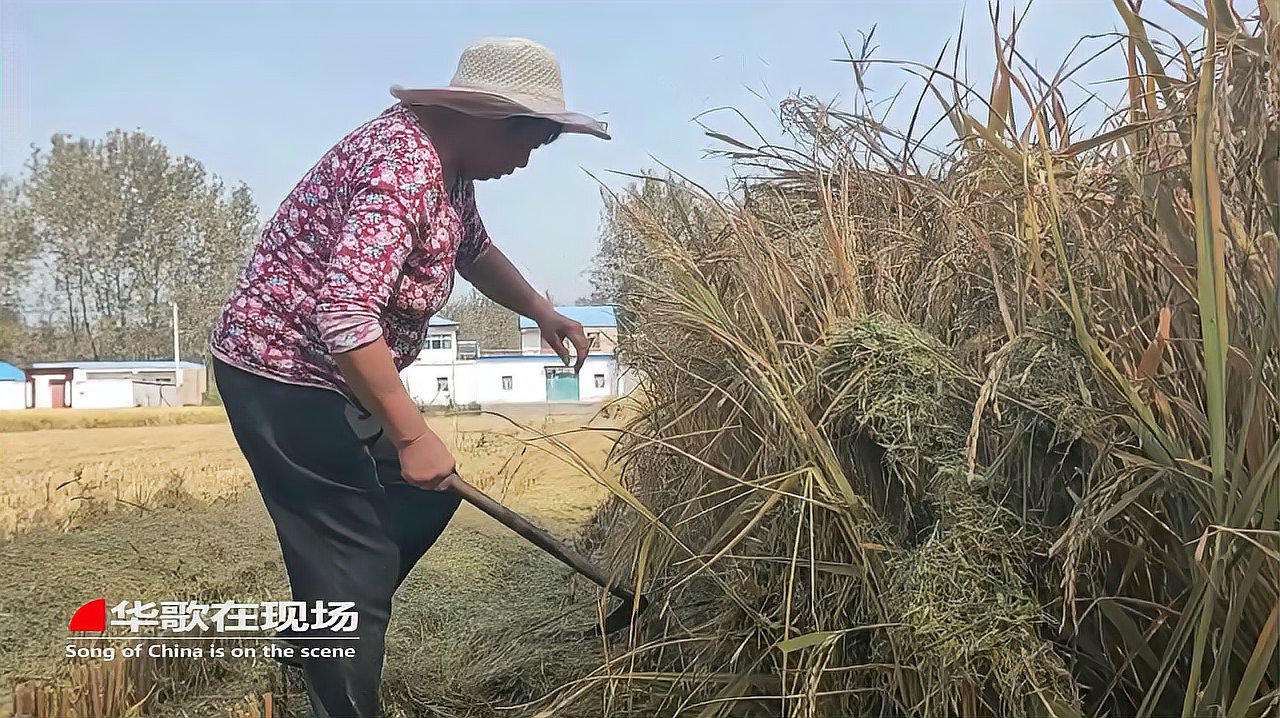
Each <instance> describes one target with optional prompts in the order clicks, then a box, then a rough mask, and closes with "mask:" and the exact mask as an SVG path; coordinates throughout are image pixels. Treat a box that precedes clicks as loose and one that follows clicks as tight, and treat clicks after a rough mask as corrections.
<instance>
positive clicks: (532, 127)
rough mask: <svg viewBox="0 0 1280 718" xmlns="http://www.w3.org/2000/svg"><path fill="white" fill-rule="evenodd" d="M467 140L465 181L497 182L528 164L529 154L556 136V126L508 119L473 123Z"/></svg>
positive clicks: (539, 121) (546, 122)
mask: <svg viewBox="0 0 1280 718" xmlns="http://www.w3.org/2000/svg"><path fill="white" fill-rule="evenodd" d="M474 123H475V124H474V126H473V129H474V131H473V132H469V133H468V134H469V135H470V138H471V141H470V142H469V143H468V144H469V147H468V152H467V153H466V159H465V160H464V162H463V170H464V174H465V175H466V178H467V179H470V180H475V181H483V180H489V179H497V178H499V177H504V176H506V175H509V174H511V173H512V172H515V171H516V170H518V169H520V168H521V167H524V166H525V165H527V164H529V155H530V154H531V153H532V152H533V151H534V150H536V149H538V148H539V147H541V146H542V145H545V144H547V143H548V142H551V141H552V140H554V139H555V138H556V137H557V136H558V135H559V134H560V126H559V125H558V124H556V123H555V122H552V121H550V120H543V119H539V118H533V117H511V118H507V119H503V120H474Z"/></svg>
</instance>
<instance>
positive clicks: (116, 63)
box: [0, 0, 1243, 301]
mask: <svg viewBox="0 0 1280 718" xmlns="http://www.w3.org/2000/svg"><path fill="white" fill-rule="evenodd" d="M1002 4H1004V3H1002ZM1191 4H1193V5H1198V4H1199V3H1194V2H1193V3H1191ZM1004 5H1005V11H1004V14H1005V17H1006V22H1007V17H1008V12H1009V10H1012V9H1013V7H1014V5H1013V4H1012V3H1008V4H1004ZM1025 5H1026V4H1025V3H1023V2H1019V3H1017V7H1018V9H1019V10H1021V9H1022V8H1024V7H1025ZM1146 5H1147V6H1148V9H1149V10H1150V13H1149V14H1150V16H1151V17H1153V18H1155V19H1157V21H1160V22H1167V23H1169V24H1170V25H1171V26H1174V27H1178V28H1186V27H1187V25H1186V23H1185V21H1182V20H1183V19H1182V18H1181V17H1180V16H1179V15H1177V14H1176V13H1174V12H1173V11H1171V10H1170V9H1169V8H1168V7H1166V6H1164V5H1163V4H1162V3H1159V2H1158V0H1147V2H1146ZM1241 7H1242V8H1243V6H1241ZM962 17H964V18H965V27H966V38H967V42H966V45H967V47H968V48H969V50H968V68H969V71H970V73H971V76H972V77H973V78H974V80H975V83H976V84H977V85H978V86H979V87H981V86H983V85H986V84H988V83H989V81H990V80H989V77H990V76H989V72H990V67H991V63H990V57H991V46H992V41H991V31H990V28H989V23H988V20H987V3H986V2H984V1H971V2H968V3H967V4H966V3H963V2H961V0H906V1H904V2H884V1H881V0H866V1H857V0H845V1H844V2H834V1H833V2H818V1H804V0H798V1H793V2H785V1H782V0H770V1H768V2H718V1H715V0H704V1H703V2H697V3H693V2H689V3H685V2H671V1H667V2H661V1H659V2H653V1H649V0H646V1H643V2H641V1H639V0H619V1H615V2H586V1H580V2H573V1H567V0H562V1H560V2H425V1H423V2H411V1H409V0H402V1H401V2H389V3H388V2H373V1H370V2H335V1H329V2H290V1H285V0H278V1H271V2H268V1H264V0H260V1H255V2H249V1H245V0H224V1H222V2H193V1H188V0H155V1H152V2H131V1H126V0H107V1H101V2H63V1H60V0H32V1H24V0H0V60H2V62H3V70H2V82H3V86H2V88H0V103H2V104H0V173H5V174H10V175H12V174H17V173H20V172H21V171H22V166H23V163H24V162H25V161H26V159H27V157H28V156H29V153H30V146H31V145H32V144H33V143H34V144H37V145H40V146H47V144H48V141H49V137H50V136H51V135H52V134H53V133H55V132H68V133H72V134H74V135H80V136H87V137H102V136H103V135H105V133H106V132H108V131H109V130H111V129H114V128H126V129H135V128H136V129H141V130H143V131H145V132H147V133H149V134H151V135H153V136H155V137H157V138H159V139H160V140H161V141H163V142H164V143H165V144H166V145H168V147H169V148H170V149H171V150H172V151H174V152H177V153H181V154H187V155H190V156H192V157H194V158H196V159H198V160H200V161H201V162H203V163H204V165H205V167H206V168H207V169H208V170H209V171H211V172H213V173H216V174H217V175H219V176H221V177H222V178H224V179H225V180H226V181H228V182H229V183H232V182H238V181H243V182H245V183H247V184H248V185H249V187H250V188H251V189H252V190H253V192H254V196H255V197H256V199H257V202H258V205H259V207H260V209H261V211H262V214H263V215H264V216H267V215H269V214H270V213H271V212H272V211H273V210H274V209H275V207H276V205H277V204H278V203H279V202H280V200H281V199H282V198H283V196H284V195H285V194H286V193H287V192H288V191H289V189H290V188H291V187H292V185H293V184H294V183H295V182H296V181H297V180H298V178H299V177H301V175H302V174H303V173H304V172H305V171H306V170H307V169H308V168H310V167H311V165H312V164H313V163H314V162H315V161H316V160H317V159H318V158H319V157H320V156H321V155H322V154H323V153H324V152H325V151H326V150H327V149H328V148H329V147H330V146H331V145H332V144H333V143H334V142H335V141H336V140H338V139H339V138H340V137H341V136H342V135H344V134H345V133H346V132H348V131H350V130H351V129H352V128H354V127H356V126H357V125H359V124H361V123H362V122H364V121H366V120H367V119H369V118H370V117H372V116H373V115H375V114H376V113H378V112H379V111H381V110H382V109H383V108H385V107H386V106H388V105H389V104H391V103H392V102H393V101H394V100H393V98H391V96H390V95H389V94H388V88H389V86H390V85H392V84H401V85H405V86H436V85H444V84H447V83H448V80H449V77H450V76H451V75H452V73H453V69H454V66H455V64H456V62H457V56H458V53H459V52H460V50H461V49H462V48H463V47H464V46H465V45H466V44H467V43H469V42H470V41H472V40H474V39H477V38H479V37H483V36H489V35H520V36H525V37H530V38H533V39H535V40H538V41H539V42H542V43H544V44H546V45H548V46H549V47H550V48H551V49H552V50H553V51H554V52H555V53H556V54H557V55H558V57H559V58H560V62H561V65H562V69H563V73H564V77H565V84H566V95H567V97H568V102H569V104H570V106H571V108H572V109H576V110H579V111H582V112H586V113H589V114H596V115H597V116H600V117H602V118H603V119H606V120H607V121H608V122H609V126H610V131H611V132H612V134H613V135H614V140H613V141H611V142H602V141H600V140H596V139H594V138H590V137H583V136H566V137H564V138H563V139H561V140H559V141H557V142H556V143H555V144H553V145H551V146H549V147H547V148H544V149H542V150H539V151H538V152H537V153H535V155H534V157H533V160H532V161H531V163H530V165H529V167H528V168H527V169H525V170H522V171H520V172H518V173H517V174H515V175H514V176H512V177H508V178H506V179H504V180H502V181H500V182H488V183H481V184H480V185H479V190H478V196H479V202H480V209H481V212H482V214H483V216H484V219H485V223H486V225H487V226H488V228H489V231H490V234H491V235H493V237H494V240H495V242H497V243H498V244H499V245H500V246H501V247H503V249H504V250H505V251H506V253H507V254H508V255H509V256H510V257H511V258H512V260H513V261H515V262H516V264H517V265H518V266H519V267H521V268H522V269H523V270H524V271H525V273H526V275H527V276H528V277H529V278H530V280H531V281H532V282H533V283H534V285H535V286H536V287H538V288H539V289H545V290H550V291H551V292H552V294H553V295H554V296H555V297H556V298H557V299H560V300H565V301H568V300H572V299H573V298H575V297H576V296H578V295H580V294H583V293H585V292H586V291H587V289H588V284H587V281H586V279H585V278H584V277H583V276H582V273H583V271H584V270H585V269H586V268H587V266H588V265H589V263H590V260H591V256H592V255H593V253H594V250H595V245H596V235H597V227H598V225H599V216H600V209H601V201H600V196H599V184H598V181H597V179H593V178H592V176H591V175H593V174H594V175H595V176H596V177H597V178H598V179H599V180H603V181H604V182H605V183H606V184H608V185H610V186H613V187H618V186H621V184H622V183H623V182H624V181H625V180H624V179H621V178H619V177H617V176H616V175H611V174H610V171H611V170H617V171H624V172H637V171H641V170H645V169H653V168H656V167H657V166H658V163H659V162H661V163H663V164H666V165H668V166H670V167H672V168H674V169H676V170H678V171H680V172H683V173H687V174H688V175H689V176H690V177H692V178H693V179H695V180H697V181H699V182H702V183H704V184H707V185H709V186H711V187H712V188H713V189H714V188H720V187H722V186H723V178H724V176H725V172H726V168H725V166H724V165H722V164H719V163H718V162H714V161H710V160H707V159H704V156H703V155H704V151H705V150H706V149H708V148H710V147H713V146H715V143H714V141H713V140H711V139H709V138H707V137H705V135H704V134H703V131H702V129H701V128H700V127H699V126H698V125H697V124H696V123H695V122H694V121H693V120H694V118H695V116H697V115H699V114H701V113H704V112H706V111H708V110H711V109H714V108H717V107H724V106H732V107H736V108H738V109H740V110H741V111H743V112H744V113H745V114H746V115H748V116H749V117H751V118H752V119H753V120H756V121H759V122H761V123H762V124H764V125H766V126H768V125H769V124H770V118H771V117H772V113H773V112H774V111H775V109H776V106H777V102H778V101H779V100H780V99H783V98H784V97H785V96H786V95H787V94H789V93H792V92H795V91H803V92H806V93H812V94H815V95H817V96H820V97H823V98H844V99H846V100H847V98H849V97H850V96H851V93H852V90H853V87H854V85H853V76H852V73H851V71H850V69H849V67H848V65H846V64H840V63H836V62H832V59H833V58H837V57H841V56H843V55H844V49H843V45H842V40H841V36H842V35H843V36H845V37H846V38H848V39H849V41H850V44H854V45H856V44H858V42H859V39H858V35H859V32H860V31H867V30H870V29H871V27H872V26H873V25H876V26H878V27H877V30H876V34H875V44H877V45H878V46H879V52H878V56H879V57H882V58H892V59H909V60H915V61H922V62H932V60H933V58H934V57H936V55H937V53H938V51H939V49H940V48H941V47H942V45H943V43H944V42H946V41H947V40H954V38H955V36H956V34H957V32H958V30H959V26H960V20H961V18H962ZM1120 27H1122V23H1121V21H1120V18H1119V16H1118V15H1117V13H1116V11H1115V9H1114V6H1113V5H1112V2H1111V0H1037V2H1035V3H1034V4H1033V5H1032V8H1031V13H1030V15H1029V19H1028V20H1027V21H1026V23H1025V24H1024V27H1023V29H1022V32H1021V35H1020V39H1019V46H1020V48H1021V49H1022V50H1023V52H1024V53H1025V54H1027V55H1028V56H1030V57H1032V58H1034V59H1035V60H1036V62H1037V64H1038V65H1039V66H1040V67H1041V69H1042V70H1044V71H1046V72H1052V71H1053V70H1055V69H1056V68H1057V67H1058V65H1059V64H1060V62H1061V61H1062V59H1063V58H1064V57H1065V56H1066V54H1067V53H1068V52H1069V51H1070V50H1071V48H1072V45H1073V44H1074V43H1075V42H1076V39H1077V38H1079V37H1081V36H1083V35H1088V34H1100V33H1108V32H1113V31H1115V30H1116V29H1117V28H1120ZM1183 36H1184V37H1186V35H1183ZM1103 42H1104V41H1102V40H1099V41H1094V42H1093V43H1092V44H1090V45H1088V46H1087V47H1089V48H1100V47H1101V46H1102V43H1103ZM1122 72H1123V61H1122V57H1121V55H1120V54H1119V53H1118V52H1114V51H1113V52H1112V53H1111V55H1110V58H1109V59H1108V60H1107V61H1106V62H1104V63H1103V64H1099V65H1097V66H1095V67H1093V68H1091V69H1090V71H1089V72H1088V73H1086V74H1085V75H1084V76H1083V77H1082V79H1084V80H1087V81H1089V82H1101V81H1104V80H1107V79H1109V78H1112V77H1115V76H1116V75H1119V74H1121V73H1122ZM906 79H907V78H906V77H905V76H904V75H903V74H902V73H901V72H898V71H895V70H893V69H891V68H887V67H885V68H879V69H876V70H875V71H874V73H873V74H872V75H871V81H872V84H873V85H874V86H875V87H876V89H877V90H878V91H879V95H880V96H888V95H890V94H892V93H893V92H894V91H896V90H897V89H898V87H899V86H900V85H901V83H902V82H904V81H905V80H906ZM917 86H918V85H911V87H917ZM1095 89H1098V90H1099V91H1101V92H1104V93H1106V94H1108V95H1110V96H1114V95H1115V94H1116V93H1117V92H1118V91H1119V88H1118V87H1115V86H1114V85H1111V86H1108V85H1106V84H1103V85H1098V86H1096V87H1095ZM702 121H703V122H705V123H708V124H710V125H711V126H712V127H713V128H716V129H723V130H728V131H730V133H737V132H739V131H740V130H741V129H742V125H741V124H740V123H739V122H738V121H735V120H734V118H733V117H731V116H730V115H729V114H727V113H723V112H721V113H715V114H712V115H710V116H707V117H704V118H703V120H702ZM459 284H460V286H464V287H465V285H464V284H462V283H459Z"/></svg>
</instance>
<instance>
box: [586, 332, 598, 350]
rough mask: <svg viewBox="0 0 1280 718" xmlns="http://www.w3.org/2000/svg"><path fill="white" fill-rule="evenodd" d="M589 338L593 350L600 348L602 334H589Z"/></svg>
mask: <svg viewBox="0 0 1280 718" xmlns="http://www.w3.org/2000/svg"><path fill="white" fill-rule="evenodd" d="M587 338H588V339H590V340H591V348H592V349H596V348H598V347H599V346H600V332H587Z"/></svg>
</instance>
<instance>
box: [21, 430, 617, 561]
mask: <svg viewBox="0 0 1280 718" xmlns="http://www.w3.org/2000/svg"><path fill="white" fill-rule="evenodd" d="M139 411H145V410H139ZM590 418H591V417H590V416H589V415H582V416H547V415H541V416H539V415H535V414H517V415H515V416H513V417H512V421H508V420H506V419H504V418H502V417H500V416H494V415H489V414H486V415H460V416H455V417H434V418H432V419H431V420H430V422H431V425H432V426H433V427H434V428H435V430H436V431H437V433H439V434H440V436H441V438H442V439H444V441H445V442H446V443H447V444H448V445H449V446H451V447H453V449H454V453H455V455H456V456H457V458H458V461H459V470H460V472H461V473H462V475H463V476H464V477H466V478H467V479H468V480H469V481H471V482H472V483H474V484H476V485H477V486H479V487H480V488H482V489H484V490H486V491H491V492H493V493H494V495H495V496H497V497H501V496H503V495H505V494H522V493H523V492H524V490H525V489H527V488H528V487H530V486H533V485H535V484H537V485H538V486H539V488H540V491H538V492H535V493H534V494H529V495H527V496H523V497H522V498H521V499H520V500H521V501H523V502H524V503H523V504H521V505H522V506H523V507H524V508H525V509H526V510H530V511H532V512H534V513H536V514H540V515H544V516H546V517H547V518H548V519H550V520H553V521H555V520H560V521H569V522H573V521H580V520H582V519H583V518H585V513H584V512H587V511H589V510H590V507H591V506H593V505H594V502H596V501H598V500H599V498H600V497H601V496H602V494H601V493H599V492H593V491H592V490H591V486H592V485H591V484H589V483H587V484H586V486H585V487H578V484H581V483H582V481H581V480H577V481H575V482H574V483H575V488H574V490H572V491H570V492H566V495H563V496H560V495H556V493H555V492H554V491H548V484H549V483H553V482H554V481H555V479H556V477H559V476H562V475H564V474H565V473H566V468H565V467H564V465H563V464H562V463H560V462H559V461H558V460H555V459H553V458H552V457H551V456H549V455H548V454H546V453H544V452H543V451H541V450H539V449H538V448H537V447H538V443H537V442H534V443H532V444H526V443H524V442H522V440H521V439H524V440H528V439H531V438H533V437H535V436H537V435H538V434H539V433H542V432H548V433H552V432H559V431H564V430H569V429H572V428H573V427H575V426H577V425H579V424H581V423H583V422H585V421H588V420H589V419H590ZM513 422H516V423H513ZM570 443H571V444H572V445H573V446H575V448H576V449H579V450H581V451H583V452H586V453H587V454H588V455H595V456H601V457H603V455H604V453H605V452H607V451H608V448H609V446H610V445H611V439H610V438H609V437H608V436H607V435H605V434H602V433H594V434H582V435H578V436H575V437H573V438H572V439H570ZM0 458H2V459H3V464H4V467H5V468H4V471H3V473H2V474H0V537H6V536H11V535H13V534H14V533H16V532H20V531H26V530H31V529H37V528H60V529H68V528H72V527H74V526H77V525H82V524H83V523H84V522H86V521H92V520H93V519H94V518H95V517H98V516H101V515H102V514H104V513H107V512H109V511H115V510H119V509H134V510H139V509H145V508H147V507H150V506H152V505H156V504H159V505H176V504H175V502H189V501H191V500H196V501H198V502H208V501H210V500H213V499H215V498H227V497H233V496H236V495H237V494H239V493H240V492H242V491H244V490H246V489H250V488H252V478H251V476H250V474H249V471H248V467H247V466H246V465H245V463H244V459H243V457H242V456H241V455H240V452H239V449H238V448H237V447H236V444H235V439H234V438H233V437H232V435H231V428H230V426H229V425H227V424H226V423H225V421H224V422H222V423H218V424H201V425H174V426H154V427H138V426H134V427H124V428H104V429H95V430H93V431H86V430H83V429H55V430H48V431H36V432H18V433H0Z"/></svg>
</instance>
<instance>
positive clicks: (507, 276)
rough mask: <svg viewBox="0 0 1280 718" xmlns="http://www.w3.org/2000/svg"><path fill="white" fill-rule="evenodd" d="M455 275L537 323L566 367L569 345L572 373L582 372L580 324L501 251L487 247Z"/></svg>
mask: <svg viewBox="0 0 1280 718" xmlns="http://www.w3.org/2000/svg"><path fill="white" fill-rule="evenodd" d="M458 272H459V274H462V276H463V278H464V279H466V280H467V281H468V282H471V283H472V284H473V285H475V287H476V289H479V290H480V292H481V293H482V294H484V295H485V296H486V297H488V298H490V299H492V300H493V301H495V302H497V303H498V304H501V305H502V306H504V307H506V308H507V309H510V310H511V311H513V312H516V313H518V314H521V315H523V316H526V317H528V318H530V319H532V320H533V321H535V322H537V323H538V328H539V329H540V330H541V331H542V338H543V339H545V340H546V342H547V344H549V345H550V346H551V348H552V349H553V350H554V351H555V353H556V354H557V355H559V357H560V359H561V360H562V361H563V362H564V363H565V364H566V365H568V363H569V350H568V348H567V347H566V346H565V342H566V341H568V342H569V343H570V344H572V345H573V348H574V350H575V353H576V354H577V363H576V364H575V366H574V370H575V371H580V370H581V369H582V364H583V362H585V361H586V360H587V351H588V350H589V349H590V348H591V342H590V341H589V340H588V339H587V335H586V332H584V331H583V329H582V325H581V324H579V323H578V322H575V321H573V320H572V319H570V318H568V317H566V316H564V315H563V314H560V313H559V312H557V311H556V308H555V306H554V305H552V304H551V302H549V301H547V298H546V297H544V296H542V295H541V294H539V293H538V292H537V290H535V289H534V288H533V287H531V286H530V285H529V282H528V281H527V280H526V279H525V278H524V276H523V275H522V274H520V270H518V269H516V267H515V265H514V264H512V263H511V260H509V259H507V256H506V255H505V254H503V253H502V251H501V250H499V249H498V248H497V247H495V246H492V245H489V246H488V247H487V248H486V249H485V250H484V251H483V252H481V253H480V256H478V257H476V259H475V261H473V262H471V263H470V264H468V265H467V266H466V268H465V269H463V268H462V267H459V270H458Z"/></svg>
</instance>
